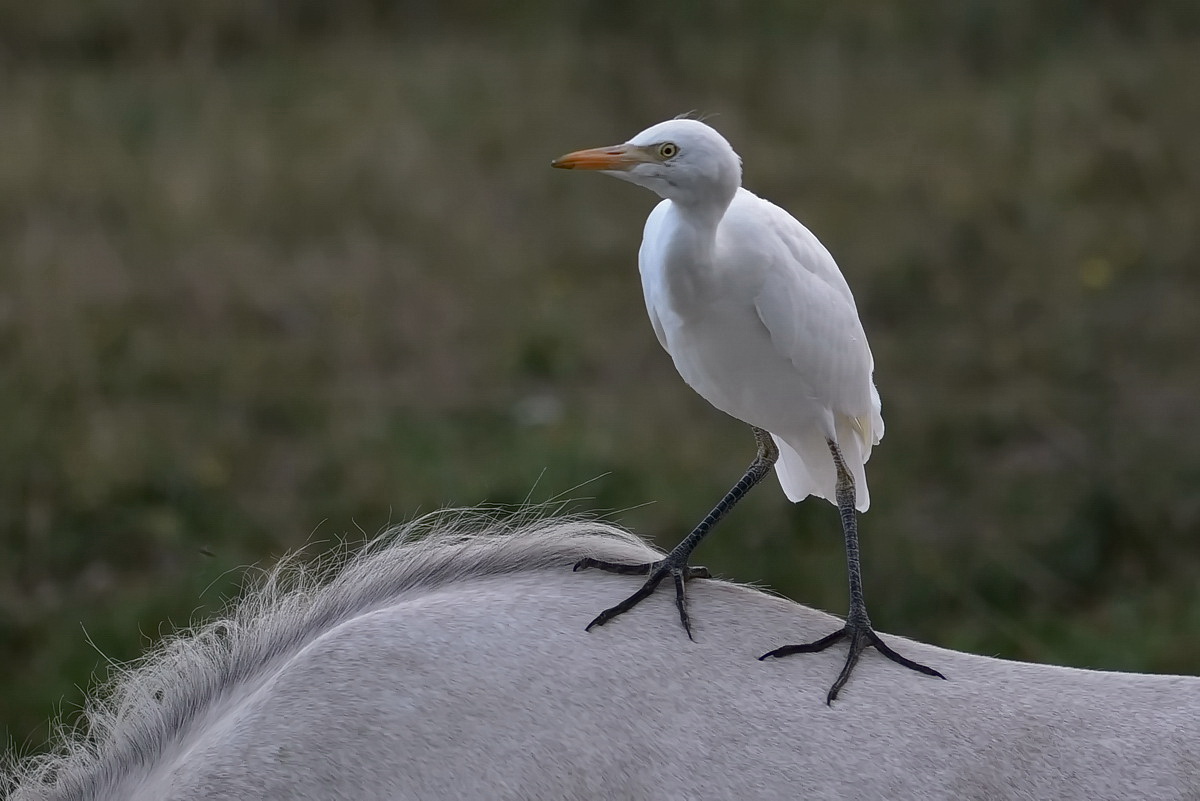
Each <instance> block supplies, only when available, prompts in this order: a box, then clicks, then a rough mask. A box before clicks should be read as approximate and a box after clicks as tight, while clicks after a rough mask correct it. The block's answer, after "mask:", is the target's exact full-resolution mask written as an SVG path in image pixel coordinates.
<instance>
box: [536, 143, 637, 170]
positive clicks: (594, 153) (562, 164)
mask: <svg viewBox="0 0 1200 801" xmlns="http://www.w3.org/2000/svg"><path fill="white" fill-rule="evenodd" d="M646 161H648V159H647V158H646V157H645V155H644V154H643V153H642V150H641V148H637V147H633V146H632V145H613V146H612V147H594V148H592V149H591V150H576V151H575V152H574V153H568V154H567V155H565V156H560V157H559V158H556V159H555V160H554V161H552V162H550V166H551V167H558V168H559V169H563V170H628V169H629V168H630V167H633V166H634V165H635V164H642V163H644V162H646Z"/></svg>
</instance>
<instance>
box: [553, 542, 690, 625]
mask: <svg viewBox="0 0 1200 801" xmlns="http://www.w3.org/2000/svg"><path fill="white" fill-rule="evenodd" d="M589 567H594V568H597V569H598V570H605V571H607V572H609V573H621V574H623V575H639V576H645V575H649V578H648V579H646V583H645V584H643V585H642V586H641V588H640V589H639V590H638V591H637V592H635V593H634V594H633V595H630V596H629V597H628V598H626V599H625V600H624V601H621V603H619V604H617V605H616V606H613V607H610V608H608V609H605V610H604V611H603V612H601V613H600V614H598V615H596V617H595V619H594V620H592V622H591V623H588V624H587V629H586V630H587V631H591V629H592V626H603V625H604V624H605V623H607V622H608V621H610V620H612V619H613V618H614V617H616V616H617V615H622V614H624V613H626V612H628V611H629V610H630V609H632V608H633V607H635V606H637V605H638V604H639V603H641V602H642V601H644V600H645V599H646V598H648V597H650V594H651V593H652V592H654V590H655V588H656V587H658V585H659V583H660V582H662V580H663V579H665V578H666V577H667V576H670V577H671V578H672V579H674V581H675V606H676V608H678V609H679V621H680V622H681V623H683V630H684V631H686V632H687V636H688V639H689V640H692V641H693V642H694V641H695V638H694V637H692V624H691V620H690V619H689V618H688V611H687V593H686V592H685V591H684V584H685V582H688V581H691V580H692V579H694V578H712V576H711V574H710V573H709V572H708V568H706V567H692V566H690V565H688V563H687V554H683V555H680V556H675V555H674V554H673V553H672V554H667V556H666V558H664V559H660V560H659V561H657V562H646V563H645V564H640V565H622V564H617V563H616V562H605V561H603V560H600V559H592V558H591V557H590V556H588V557H584V558H583V559H580V560H579V561H578V562H576V563H575V567H574V568H573V569H574V570H577V571H578V570H586V569H588V568H589Z"/></svg>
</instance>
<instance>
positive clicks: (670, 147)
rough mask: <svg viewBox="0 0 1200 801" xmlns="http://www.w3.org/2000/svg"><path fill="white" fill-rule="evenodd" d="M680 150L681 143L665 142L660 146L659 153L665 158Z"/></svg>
mask: <svg viewBox="0 0 1200 801" xmlns="http://www.w3.org/2000/svg"><path fill="white" fill-rule="evenodd" d="M678 152H679V145H677V144H675V143H674V142H663V143H662V144H661V145H659V146H658V155H660V156H662V157H663V158H664V159H669V158H671V157H672V156H674V155H675V154H676V153H678Z"/></svg>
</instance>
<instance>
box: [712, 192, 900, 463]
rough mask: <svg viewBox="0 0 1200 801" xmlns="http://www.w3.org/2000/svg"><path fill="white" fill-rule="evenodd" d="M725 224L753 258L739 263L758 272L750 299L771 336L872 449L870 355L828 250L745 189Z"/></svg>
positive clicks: (731, 239)
mask: <svg viewBox="0 0 1200 801" xmlns="http://www.w3.org/2000/svg"><path fill="white" fill-rule="evenodd" d="M722 228H723V229H725V230H723V231H722V234H723V237H722V239H723V241H725V242H727V243H738V244H735V245H734V246H735V247H737V248H738V249H739V250H742V251H744V252H743V253H742V254H741V257H742V258H743V259H749V260H753V262H754V263H755V264H754V266H753V267H751V266H750V265H748V264H746V262H745V261H743V262H742V264H743V265H744V267H745V268H748V269H755V270H757V271H758V272H759V286H760V289H759V291H758V293H757V295H756V296H755V297H754V307H755V311H756V312H757V313H758V317H759V319H760V320H761V321H762V324H763V325H764V326H765V327H766V329H767V331H768V332H769V334H770V337H771V343H772V344H773V345H774V347H775V349H776V350H777V351H778V352H779V353H780V354H781V355H783V356H785V357H786V358H787V359H788V361H790V362H791V363H792V365H793V366H794V367H795V368H796V370H797V371H799V372H800V373H802V374H803V375H804V376H805V377H806V379H807V381H808V383H809V386H811V387H812V390H813V392H814V394H815V395H816V397H815V398H814V400H817V401H818V402H820V403H822V404H824V405H825V406H826V407H827V408H828V409H829V411H830V412H831V413H833V414H834V415H840V416H842V417H843V418H845V419H846V421H847V422H848V423H849V424H850V425H851V427H853V428H854V429H855V430H856V431H857V432H858V434H859V436H860V438H861V440H862V442H863V445H864V446H866V448H868V449H869V448H870V446H871V445H873V444H875V443H876V442H878V441H879V438H880V437H881V436H882V435H883V420H882V417H881V416H880V412H879V396H878V394H877V393H876V392H875V389H874V385H873V383H872V378H871V373H872V371H873V369H874V361H873V358H872V356H871V349H870V347H869V346H868V344H867V337H866V333H865V332H864V331H863V327H862V323H861V322H860V321H859V319H858V310H857V308H856V307H855V304H854V296H853V295H852V294H851V293H850V287H849V285H847V283H846V279H845V278H843V277H842V274H841V271H840V270H838V267H837V263H836V262H834V260H833V256H831V255H830V253H829V251H828V250H826V249H825V247H824V246H823V245H822V244H821V243H820V241H819V240H818V239H817V238H816V237H815V236H814V235H813V234H812V233H811V232H810V231H809V230H808V229H807V228H805V227H804V226H803V225H801V224H800V222H799V221H797V220H796V219H795V218H794V217H792V216H791V215H790V214H788V213H787V212H786V211H784V210H783V209H780V208H779V207H778V206H775V205H774V204H772V203H769V202H767V201H765V200H762V199H761V198H758V197H756V196H754V195H752V194H750V193H749V192H745V193H744V195H743V194H742V193H739V196H738V198H736V199H735V201H734V203H733V204H732V205H731V207H730V211H729V212H727V214H726V218H725V220H724V221H723V223H722Z"/></svg>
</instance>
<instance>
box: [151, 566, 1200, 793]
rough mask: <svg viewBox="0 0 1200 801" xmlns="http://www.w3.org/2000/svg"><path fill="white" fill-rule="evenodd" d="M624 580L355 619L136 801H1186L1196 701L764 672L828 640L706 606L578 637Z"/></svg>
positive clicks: (1124, 687) (543, 575)
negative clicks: (833, 692)
mask: <svg viewBox="0 0 1200 801" xmlns="http://www.w3.org/2000/svg"><path fill="white" fill-rule="evenodd" d="M634 581H635V580H634V579H615V578H613V577H612V576H608V575H603V574H572V573H571V572H570V570H569V569H567V567H566V565H564V566H563V568H562V569H555V570H539V571H535V572H527V573H513V574H506V575H495V576H482V577H478V578H475V579H471V580H469V581H464V582H461V583H457V584H453V585H447V586H443V587H440V588H436V589H433V590H431V591H430V592H428V593H424V594H420V595H413V596H411V597H407V598H403V599H400V600H397V601H396V602H395V603H391V604H388V605H384V606H382V607H380V608H378V609H376V610H374V611H368V612H365V613H362V614H359V615H357V616H355V617H353V618H352V619H349V620H347V621H345V622H343V623H341V624H340V625H338V626H336V627H335V628H333V629H331V630H329V631H327V632H325V633H324V634H323V635H322V636H320V637H319V638H317V639H315V640H314V641H312V642H311V643H309V644H308V645H307V646H306V647H304V648H303V649H302V650H300V651H298V652H297V653H295V654H294V655H292V656H291V657H290V658H288V659H287V660H286V661H283V662H281V663H280V664H279V665H278V666H277V667H276V668H274V669H273V670H272V671H271V672H270V673H269V674H267V675H264V676H263V677H262V679H261V681H259V682H257V683H256V684H254V685H253V686H252V687H247V688H246V693H245V694H244V695H243V696H241V697H239V698H237V699H236V702H231V703H229V704H228V705H227V707H226V708H225V710H224V712H223V713H222V714H221V716H220V719H219V720H216V721H213V722H212V723H211V725H209V726H207V727H204V728H203V730H202V731H201V730H198V731H199V733H198V734H197V735H195V737H194V739H192V740H191V741H190V742H187V743H185V744H184V746H183V747H182V748H181V751H180V754H179V755H178V756H177V757H176V758H175V759H173V760H172V761H171V763H170V764H166V765H163V766H161V767H160V768H159V769H158V770H157V771H156V772H155V774H154V776H153V777H152V778H151V779H150V780H149V781H148V782H146V783H144V784H143V785H142V789H141V791H140V792H141V793H142V795H140V796H138V797H144V798H155V799H178V800H179V801H183V800H185V799H186V800H188V801H190V800H191V799H201V798H205V799H207V798H218V797H219V798H239V799H240V798H245V799H250V798H254V799H274V798H279V799H283V798H287V799H341V798H346V799H351V798H352V799H361V800H362V801H367V800H368V799H409V798H411V799H441V798H445V799H464V798H494V799H576V798H577V799H593V798H649V797H656V798H771V797H788V798H806V799H817V798H955V799H970V798H979V799H995V798H1030V799H1042V798H1055V799H1073V798H1079V799H1088V801H1099V799H1109V798H1111V799H1118V798H1119V799H1127V798H1135V797H1136V798H1156V799H1183V798H1198V797H1200V789H1197V788H1200V679H1194V678H1186V677H1169V676H1145V675H1135V674H1117V673H1100V672H1090V671H1080V670H1070V669H1065V668H1053V667H1045V666H1038V665H1028V664H1021V663H1013V662H1004V661H1000V660H994V659H987V658H983V657H976V656H969V655H965V654H961V653H957V652H952V651H946V650H942V649H938V648H934V647H931V646H925V645H921V644H918V643H905V644H904V652H905V653H906V654H908V655H910V656H911V657H913V658H915V659H917V660H918V661H921V662H924V663H926V664H929V665H932V666H934V667H936V668H938V669H939V670H941V671H942V672H944V673H945V674H946V676H947V678H948V679H949V680H948V681H940V680H937V679H931V678H928V677H924V676H919V675H917V674H915V673H913V672H911V671H907V670H904V669H901V668H899V667H898V666H896V665H893V664H891V663H890V662H888V661H886V660H885V659H883V658H882V657H880V656H879V655H878V654H876V653H875V652H874V651H873V650H869V651H867V652H866V653H865V654H864V656H863V663H862V664H861V665H860V667H859V669H858V670H857V671H856V672H855V673H854V676H853V677H852V678H851V680H850V683H849V684H848V685H847V686H846V688H845V690H844V691H843V693H842V695H841V698H840V699H839V700H838V701H836V702H835V703H834V705H833V706H832V707H830V706H827V705H826V704H825V701H824V696H825V692H826V690H827V689H828V686H829V684H830V682H832V680H833V678H834V677H835V676H836V674H837V671H838V669H839V668H840V663H841V661H842V659H843V654H842V653H841V652H840V650H839V649H837V648H834V649H831V651H829V652H825V653H822V654H817V655H808V656H794V657H790V658H787V659H783V660H768V661H766V662H758V661H757V660H756V659H755V657H756V656H757V655H759V654H761V653H763V652H765V651H767V650H769V649H771V648H774V647H776V646H778V645H780V644H783V643H786V642H798V641H803V640H807V639H812V638H814V637H817V636H820V635H823V634H825V633H828V632H829V631H832V630H833V629H834V628H835V627H836V625H837V622H836V621H835V620H834V619H833V618H830V617H828V616H826V615H822V614H820V613H817V612H813V611H811V610H807V609H805V608H803V607H798V606H797V605H795V604H793V603H790V602H788V601H785V600H782V599H778V598H773V597H770V596H767V595H764V594H762V593H759V592H757V591H754V590H751V589H748V588H744V587H737V586H733V585H729V584H725V583H721V582H711V581H697V582H692V583H691V584H690V585H689V595H690V600H691V604H690V607H691V612H692V617H693V619H694V621H695V632H696V640H697V641H696V642H691V641H689V640H688V639H687V637H686V635H685V634H684V633H683V631H682V629H681V627H680V626H679V623H678V618H677V615H676V613H675V610H674V606H673V603H672V600H671V598H670V597H669V593H659V594H658V595H656V596H655V597H653V598H651V599H650V600H649V601H648V602H646V603H644V604H642V605H641V606H639V607H638V609H637V610H636V611H635V612H632V613H630V614H628V615H625V616H623V617H621V618H620V619H619V620H617V621H615V622H613V623H610V624H609V625H607V626H604V627H602V628H597V629H593V630H592V631H591V632H585V631H584V630H583V626H584V625H585V624H586V622H587V621H588V620H589V619H590V617H591V616H592V615H593V614H594V613H595V612H596V611H597V610H599V609H601V608H603V607H605V606H607V605H609V604H611V603H612V601H613V599H614V598H617V597H621V596H623V594H624V593H625V592H626V591H627V590H628V589H629V587H628V586H626V583H628V584H629V586H632V584H633V583H634Z"/></svg>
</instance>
